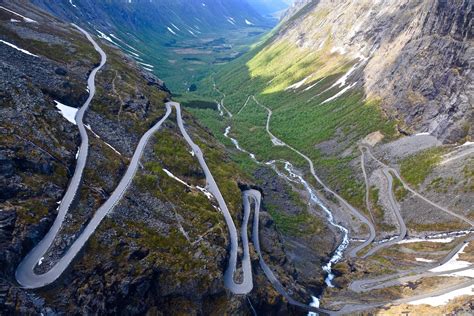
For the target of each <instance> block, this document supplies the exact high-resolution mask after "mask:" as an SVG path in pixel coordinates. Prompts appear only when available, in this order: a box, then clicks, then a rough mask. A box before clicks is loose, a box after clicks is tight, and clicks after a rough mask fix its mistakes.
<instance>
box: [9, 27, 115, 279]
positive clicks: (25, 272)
mask: <svg viewBox="0 0 474 316" xmlns="http://www.w3.org/2000/svg"><path fill="white" fill-rule="evenodd" d="M72 25H73V26H74V27H75V28H76V29H78V30H79V31H80V32H82V33H83V34H84V35H85V36H86V37H87V39H88V40H89V41H90V42H91V43H92V45H93V46H94V49H95V50H96V51H97V52H98V53H99V54H100V57H101V60H100V64H99V66H97V67H96V68H95V69H94V70H92V72H91V74H90V75H89V78H88V80H87V84H88V88H89V97H88V98H87V100H86V102H85V103H84V104H83V105H82V107H81V108H80V109H79V110H78V112H77V114H76V123H77V126H78V128H79V133H80V136H81V145H80V148H79V155H78V157H77V162H76V168H75V171H74V175H73V177H72V178H71V181H70V182H69V186H68V188H67V190H66V193H65V195H64V197H63V199H62V200H61V204H60V205H59V209H58V215H57V217H56V219H55V221H54V223H53V226H52V227H51V228H50V230H49V231H48V233H47V234H46V236H45V237H44V238H43V239H42V240H41V241H40V242H39V243H38V244H37V245H36V246H35V248H34V249H33V250H31V251H30V253H29V254H28V255H27V256H26V257H25V258H24V259H23V261H22V262H21V263H20V265H19V266H18V269H17V270H16V279H17V281H18V283H20V284H21V285H22V286H24V287H27V288H36V287H41V286H45V285H47V284H49V283H51V282H53V281H54V280H55V279H57V277H58V276H59V275H60V274H61V273H62V272H63V271H64V270H65V269H66V268H67V266H68V265H69V262H70V261H71V260H72V258H70V255H69V256H68V255H67V254H66V256H65V258H64V260H62V261H60V262H58V264H56V265H55V267H54V268H53V269H52V270H51V271H50V272H49V273H46V274H43V275H41V276H39V275H36V274H35V273H34V272H33V270H34V268H35V266H36V264H37V263H38V262H39V260H40V259H41V258H42V257H43V255H44V254H45V253H46V251H47V250H48V249H49V247H50V246H51V244H52V242H53V240H54V239H55V237H56V235H57V234H58V232H59V230H60V228H61V226H62V223H63V221H64V218H65V216H66V214H67V212H68V210H69V208H70V206H71V204H72V203H73V201H74V198H75V197H76V193H77V191H78V189H79V187H80V184H81V180H82V174H83V171H84V168H85V166H86V162H87V155H88V153H89V138H88V135H87V131H86V128H85V126H84V122H83V119H84V114H85V112H86V111H87V110H88V108H89V105H90V103H91V101H92V99H93V98H94V95H95V90H96V89H95V77H96V75H97V72H98V71H99V70H100V69H101V68H102V67H103V66H104V65H105V63H106V62H107V56H106V54H105V52H104V51H103V50H102V49H101V48H100V47H99V45H98V44H97V43H96V42H95V41H94V39H93V38H92V37H91V36H90V35H89V33H87V32H86V31H85V30H83V29H81V28H80V27H79V26H77V25H75V24H72Z"/></svg>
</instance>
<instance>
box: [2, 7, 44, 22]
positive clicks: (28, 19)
mask: <svg viewBox="0 0 474 316" xmlns="http://www.w3.org/2000/svg"><path fill="white" fill-rule="evenodd" d="M0 9H3V10H5V11H8V12H10V13H13V14H15V15H16V16H19V17H20V18H22V19H23V21H25V22H26V23H38V22H37V21H35V20H33V19H30V18H27V17H26V16H24V15H21V14H19V13H17V12H15V11H12V10H10V9H7V8H5V7H4V6H2V5H0Z"/></svg>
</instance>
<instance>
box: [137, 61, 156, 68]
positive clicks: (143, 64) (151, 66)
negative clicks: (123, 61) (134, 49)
mask: <svg viewBox="0 0 474 316" xmlns="http://www.w3.org/2000/svg"><path fill="white" fill-rule="evenodd" d="M137 63H139V64H140V65H142V66H145V67H147V68H155V66H153V65H150V64H146V63H143V62H141V61H137Z"/></svg>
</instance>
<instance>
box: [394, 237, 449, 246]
mask: <svg viewBox="0 0 474 316" xmlns="http://www.w3.org/2000/svg"><path fill="white" fill-rule="evenodd" d="M453 240H454V238H451V237H448V238H433V239H423V238H412V239H405V240H401V241H399V242H397V244H398V245H401V244H411V243H415V242H437V243H443V244H448V243H450V242H452V241H453Z"/></svg>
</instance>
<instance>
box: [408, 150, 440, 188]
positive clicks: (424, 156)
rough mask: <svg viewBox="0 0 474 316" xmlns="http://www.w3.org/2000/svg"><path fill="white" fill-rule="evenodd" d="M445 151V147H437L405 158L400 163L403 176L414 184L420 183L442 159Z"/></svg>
mask: <svg viewBox="0 0 474 316" xmlns="http://www.w3.org/2000/svg"><path fill="white" fill-rule="evenodd" d="M445 152H446V149H445V148H444V147H435V148H430V149H427V150H424V151H422V152H420V153H417V154H415V155H413V156H410V157H408V158H405V159H403V160H402V161H401V163H400V172H401V176H402V177H403V179H405V180H406V181H407V182H408V183H410V184H412V185H415V186H418V185H420V184H421V183H423V182H424V181H425V179H426V177H428V175H429V174H430V173H431V171H432V170H433V168H434V167H435V166H436V164H438V163H439V162H440V161H441V156H442V155H443V154H444V153H445Z"/></svg>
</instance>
